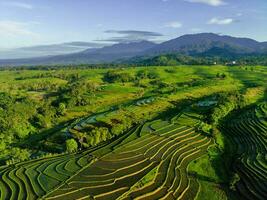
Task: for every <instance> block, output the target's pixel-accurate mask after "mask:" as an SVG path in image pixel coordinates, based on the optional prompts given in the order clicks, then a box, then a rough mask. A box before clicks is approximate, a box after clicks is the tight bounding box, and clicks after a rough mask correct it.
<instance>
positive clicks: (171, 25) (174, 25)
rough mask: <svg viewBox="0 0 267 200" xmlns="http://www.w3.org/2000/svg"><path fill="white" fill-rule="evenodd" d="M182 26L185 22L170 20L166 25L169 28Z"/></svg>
mask: <svg viewBox="0 0 267 200" xmlns="http://www.w3.org/2000/svg"><path fill="white" fill-rule="evenodd" d="M182 26H183V24H182V23H181V22H179V21H173V22H169V23H167V24H166V25H165V27H168V28H181V27H182Z"/></svg>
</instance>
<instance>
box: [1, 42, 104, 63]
mask: <svg viewBox="0 0 267 200" xmlns="http://www.w3.org/2000/svg"><path fill="white" fill-rule="evenodd" d="M106 45H107V44H99V43H92V42H69V43H62V44H51V45H39V46H29V47H21V48H15V49H5V50H0V59H17V58H34V57H42V56H55V55H64V54H70V53H77V52H81V51H84V50H86V49H88V51H92V50H96V49H97V48H101V47H103V46H106Z"/></svg>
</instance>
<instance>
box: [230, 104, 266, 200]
mask: <svg viewBox="0 0 267 200" xmlns="http://www.w3.org/2000/svg"><path fill="white" fill-rule="evenodd" d="M225 133H227V135H228V137H229V139H231V141H232V146H233V147H236V148H234V152H235V154H236V159H235V162H234V163H233V169H234V171H235V172H236V173H237V174H238V175H239V177H240V181H239V182H238V183H237V186H236V189H237V192H238V193H239V194H240V195H241V196H242V199H259V200H264V199H266V198H267V104H266V103H265V104H261V105H259V106H258V107H257V108H256V109H253V110H250V111H249V112H247V113H246V114H244V115H242V116H240V117H239V118H238V119H236V120H234V121H233V122H232V123H231V124H230V125H229V126H227V127H225Z"/></svg>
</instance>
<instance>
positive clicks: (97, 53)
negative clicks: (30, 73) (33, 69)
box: [0, 41, 156, 66]
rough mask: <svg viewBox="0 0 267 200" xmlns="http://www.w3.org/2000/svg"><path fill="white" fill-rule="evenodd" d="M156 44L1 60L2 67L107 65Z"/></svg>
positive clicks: (146, 43) (144, 43)
mask: <svg viewBox="0 0 267 200" xmlns="http://www.w3.org/2000/svg"><path fill="white" fill-rule="evenodd" d="M155 45H156V44H155V43H153V42H149V41H140V42H131V43H120V44H114V45H112V46H106V47H103V48H99V49H87V50H84V51H82V52H79V53H72V54H67V55H58V56H46V57H36V58H30V59H28V58H23V59H5V60H0V65H2V66H3V65H52V64H81V63H90V64H95V63H106V62H113V61H115V60H118V59H128V58H131V57H133V56H137V55H139V54H140V53H141V52H144V51H146V50H148V49H150V48H152V47H154V46H155Z"/></svg>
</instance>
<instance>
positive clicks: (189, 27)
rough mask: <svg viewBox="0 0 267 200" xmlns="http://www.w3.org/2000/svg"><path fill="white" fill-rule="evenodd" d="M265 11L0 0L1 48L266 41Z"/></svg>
mask: <svg viewBox="0 0 267 200" xmlns="http://www.w3.org/2000/svg"><path fill="white" fill-rule="evenodd" d="M266 10H267V1H265V0H254V1H249V0H235V1H232V0H146V1H144V0H112V1H111V0H90V1H84V0H76V1H72V0H53V1H44V0H0V50H1V52H4V51H5V50H6V49H10V48H18V47H25V46H34V45H46V44H59V43H64V42H72V41H84V42H90V44H88V45H89V46H88V47H95V46H101V45H104V44H112V43H118V42H131V41H137V40H150V41H154V42H160V41H165V40H168V39H171V38H175V37H178V36H181V35H183V34H188V33H199V32H213V33H219V34H224V35H232V36H237V37H249V38H253V39H256V40H258V41H267V27H266V20H267V12H266ZM90 45H91V46H90Z"/></svg>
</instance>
